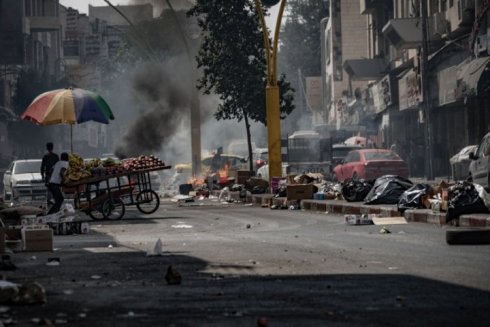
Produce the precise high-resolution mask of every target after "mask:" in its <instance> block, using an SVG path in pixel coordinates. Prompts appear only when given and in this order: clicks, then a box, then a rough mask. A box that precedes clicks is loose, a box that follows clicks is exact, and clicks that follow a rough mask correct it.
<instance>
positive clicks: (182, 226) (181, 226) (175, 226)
mask: <svg viewBox="0 0 490 327" xmlns="http://www.w3.org/2000/svg"><path fill="white" fill-rule="evenodd" d="M170 227H172V228H192V225H186V224H183V223H179V224H176V225H172V226H170Z"/></svg>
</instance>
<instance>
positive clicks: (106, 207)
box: [64, 156, 171, 220]
mask: <svg viewBox="0 0 490 327" xmlns="http://www.w3.org/2000/svg"><path fill="white" fill-rule="evenodd" d="M170 168H171V166H166V165H165V164H164V163H163V162H162V161H161V160H158V159H155V158H154V157H146V156H141V157H138V158H131V159H129V161H123V163H122V164H119V165H114V166H110V167H100V168H96V167H93V168H92V169H91V174H90V176H84V177H80V178H76V177H75V178H76V179H77V180H69V181H65V183H64V185H65V187H64V192H65V194H71V197H72V198H73V199H74V205H75V209H78V210H80V211H82V212H85V213H86V214H88V215H89V216H90V217H91V218H92V219H95V220H101V219H111V220H115V219H121V218H122V217H123V216H124V214H125V212H126V206H128V205H135V206H136V208H137V209H138V210H139V211H140V212H142V213H144V214H151V213H153V212H155V211H156V210H158V208H159V206H160V197H159V196H158V194H157V193H156V192H155V191H154V190H153V189H152V184H151V176H150V174H151V173H152V172H155V171H159V170H165V169H170ZM82 176H83V175H82ZM71 178H74V174H73V173H71Z"/></svg>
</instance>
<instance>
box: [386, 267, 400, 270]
mask: <svg viewBox="0 0 490 327" xmlns="http://www.w3.org/2000/svg"><path fill="white" fill-rule="evenodd" d="M388 270H398V267H388Z"/></svg>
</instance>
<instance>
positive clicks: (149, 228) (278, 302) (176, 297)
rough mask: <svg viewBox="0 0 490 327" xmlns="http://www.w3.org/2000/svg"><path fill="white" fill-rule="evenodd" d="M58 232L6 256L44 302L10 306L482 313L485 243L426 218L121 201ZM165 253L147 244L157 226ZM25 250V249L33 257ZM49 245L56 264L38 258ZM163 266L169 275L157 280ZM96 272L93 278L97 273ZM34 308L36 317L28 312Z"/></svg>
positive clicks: (47, 313) (14, 314) (122, 318)
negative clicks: (38, 288) (120, 206)
mask: <svg viewBox="0 0 490 327" xmlns="http://www.w3.org/2000/svg"><path fill="white" fill-rule="evenodd" d="M91 227H92V232H91V234H89V235H79V236H56V237H55V247H56V249H57V250H56V251H55V252H54V253H22V254H15V255H14V256H13V260H14V262H15V263H16V264H17V266H18V269H17V271H15V272H5V275H6V277H7V279H8V280H11V281H14V282H19V283H21V282H25V281H26V280H36V281H38V282H40V283H41V284H42V285H43V286H44V287H45V288H46V291H47V298H48V302H47V304H46V305H34V306H13V307H11V308H10V311H8V312H7V313H6V315H7V316H8V317H11V318H13V319H14V320H16V321H17V322H18V324H19V325H21V326H29V325H30V324H31V325H34V323H32V319H33V318H45V319H50V320H51V321H53V322H56V321H57V322H58V323H57V324H56V325H60V324H61V323H68V325H69V326H94V325H96V326H142V325H147V326H230V325H232V324H233V325H236V326H255V325H256V320H257V317H260V316H264V317H267V319H268V326H324V325H327V324H328V325H333V326H369V325H373V326H379V325H383V326H434V325H447V326H461V325H472V326H484V325H485V326H486V325H487V324H488V319H489V318H490V312H488V307H489V305H490V292H489V291H490V281H489V279H488V278H487V277H488V272H489V271H490V255H489V254H490V247H489V246H449V245H447V244H446V243H445V234H444V232H445V229H444V228H441V227H437V226H434V225H429V224H418V223H410V224H408V225H396V226H395V225H392V226H387V227H388V229H389V230H390V231H391V233H390V234H380V233H379V231H380V229H381V227H382V226H374V225H372V226H347V225H345V224H344V223H343V217H342V216H340V215H329V214H312V213H307V212H301V211H289V210H283V211H280V210H269V209H264V208H258V207H250V206H243V205H236V204H232V205H228V206H216V205H213V206H192V207H178V206H177V205H176V204H175V203H170V202H166V203H164V204H162V206H161V209H160V210H159V211H158V212H156V213H155V214H153V215H151V216H146V217H141V216H140V214H139V213H138V212H136V211H133V210H129V211H128V212H127V215H126V218H125V219H123V220H122V221H117V222H101V223H99V222H92V223H91ZM158 238H160V239H161V241H162V242H163V247H162V249H163V251H164V255H163V256H160V257H147V256H146V251H147V250H148V249H150V248H152V247H153V245H154V243H155V242H156V241H157V239H158ZM33 255H35V260H33V258H32V256H33ZM54 256H55V257H59V258H60V259H61V265H60V266H54V267H53V266H46V265H45V263H46V262H47V258H49V257H54ZM169 265H173V266H174V267H175V268H176V269H177V270H178V271H179V272H180V273H181V275H182V284H181V285H172V286H170V285H167V284H166V282H165V279H164V277H165V273H166V270H167V268H168V266H169ZM99 277H100V278H99ZM34 321H37V320H34Z"/></svg>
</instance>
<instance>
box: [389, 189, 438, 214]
mask: <svg viewBox="0 0 490 327" xmlns="http://www.w3.org/2000/svg"><path fill="white" fill-rule="evenodd" d="M431 189H432V187H431V186H430V185H429V184H423V183H421V184H415V185H414V186H412V187H411V188H409V189H408V190H406V191H405V192H403V194H402V195H401V197H400V199H399V200H398V205H397V207H398V211H400V212H403V211H405V210H407V209H422V208H426V206H425V205H424V203H423V199H424V197H425V196H428V195H429V193H430V190H431Z"/></svg>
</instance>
